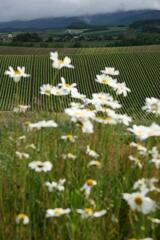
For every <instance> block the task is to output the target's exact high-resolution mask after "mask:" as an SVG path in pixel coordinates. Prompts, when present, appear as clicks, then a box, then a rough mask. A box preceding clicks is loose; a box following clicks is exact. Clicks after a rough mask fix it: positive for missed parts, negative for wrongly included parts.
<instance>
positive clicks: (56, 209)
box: [54, 208, 62, 215]
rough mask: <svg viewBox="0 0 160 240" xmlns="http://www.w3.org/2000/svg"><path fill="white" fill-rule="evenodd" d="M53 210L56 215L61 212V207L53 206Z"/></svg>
mask: <svg viewBox="0 0 160 240" xmlns="http://www.w3.org/2000/svg"><path fill="white" fill-rule="evenodd" d="M54 212H55V214H56V215H60V214H61V213H62V208H55V210H54Z"/></svg>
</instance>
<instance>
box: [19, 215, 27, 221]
mask: <svg viewBox="0 0 160 240" xmlns="http://www.w3.org/2000/svg"><path fill="white" fill-rule="evenodd" d="M26 217H27V215H25V214H24V213H20V214H19V215H18V218H19V219H20V220H23V219H24V218H26Z"/></svg>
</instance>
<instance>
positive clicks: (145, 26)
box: [130, 18, 160, 33]
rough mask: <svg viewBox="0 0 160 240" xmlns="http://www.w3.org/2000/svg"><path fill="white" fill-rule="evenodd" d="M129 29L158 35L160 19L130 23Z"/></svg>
mask: <svg viewBox="0 0 160 240" xmlns="http://www.w3.org/2000/svg"><path fill="white" fill-rule="evenodd" d="M130 27H131V28H135V29H138V30H141V31H142V32H158V33H160V18H159V19H154V20H145V21H137V22H134V23H132V24H131V25H130Z"/></svg>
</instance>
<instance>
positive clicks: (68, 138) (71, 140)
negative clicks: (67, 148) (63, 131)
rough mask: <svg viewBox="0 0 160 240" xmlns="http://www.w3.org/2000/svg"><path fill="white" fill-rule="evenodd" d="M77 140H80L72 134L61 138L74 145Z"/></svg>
mask: <svg viewBox="0 0 160 240" xmlns="http://www.w3.org/2000/svg"><path fill="white" fill-rule="evenodd" d="M77 138H78V137H77V136H73V135H72V134H68V135H64V136H61V139H62V140H66V141H69V142H72V143H74V142H75V141H76V139H77Z"/></svg>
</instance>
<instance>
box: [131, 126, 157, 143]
mask: <svg viewBox="0 0 160 240" xmlns="http://www.w3.org/2000/svg"><path fill="white" fill-rule="evenodd" d="M128 130H129V131H130V132H132V133H134V134H135V135H136V137H137V138H139V139H140V140H145V139H147V138H149V137H153V136H160V126H159V125H157V124H156V123H152V125H151V126H149V127H145V126H142V125H140V126H137V125H133V127H132V128H128Z"/></svg>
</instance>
